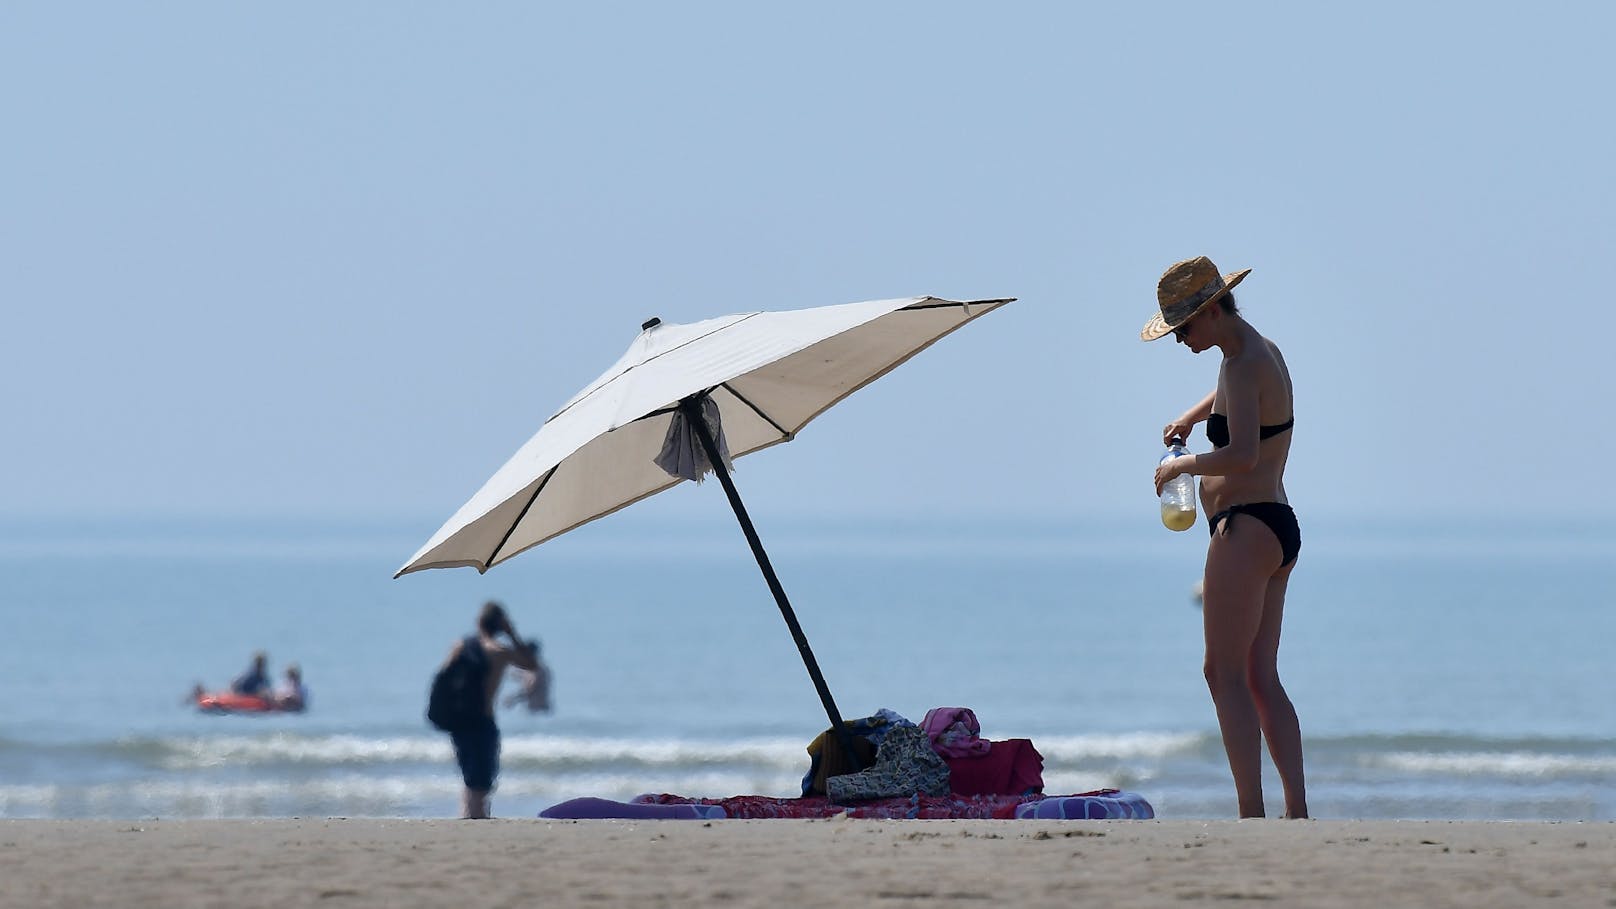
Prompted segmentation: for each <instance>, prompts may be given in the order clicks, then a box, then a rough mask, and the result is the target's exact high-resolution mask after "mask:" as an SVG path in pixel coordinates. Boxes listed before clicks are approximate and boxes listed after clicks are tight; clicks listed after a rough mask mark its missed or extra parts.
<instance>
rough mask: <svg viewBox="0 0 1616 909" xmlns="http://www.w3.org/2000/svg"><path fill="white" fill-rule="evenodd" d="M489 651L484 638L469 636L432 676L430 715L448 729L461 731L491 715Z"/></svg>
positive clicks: (428, 706) (436, 722) (434, 720)
mask: <svg viewBox="0 0 1616 909" xmlns="http://www.w3.org/2000/svg"><path fill="white" fill-rule="evenodd" d="M487 704H488V654H486V653H484V652H483V645H482V642H481V641H479V640H477V638H476V637H468V638H466V639H465V641H464V642H462V643H461V645H460V652H459V653H457V654H455V657H454V659H452V660H450V661H449V662H448V663H445V664H444V666H443V668H442V669H439V670H438V674H437V675H435V676H433V677H432V693H431V694H430V695H428V696H427V702H426V719H427V722H429V723H431V724H432V725H433V726H435V727H437V728H438V729H441V730H443V731H444V732H458V731H460V730H461V729H465V728H466V727H468V726H471V725H473V724H475V723H476V722H477V721H478V720H480V719H482V718H483V717H484V716H486V715H487V709H488V706H487Z"/></svg>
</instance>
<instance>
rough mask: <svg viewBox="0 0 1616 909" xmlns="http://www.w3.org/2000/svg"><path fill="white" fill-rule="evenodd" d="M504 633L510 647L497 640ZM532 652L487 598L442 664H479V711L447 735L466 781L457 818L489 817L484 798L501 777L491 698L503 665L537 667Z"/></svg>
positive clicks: (464, 781) (493, 696) (497, 685)
mask: <svg viewBox="0 0 1616 909" xmlns="http://www.w3.org/2000/svg"><path fill="white" fill-rule="evenodd" d="M502 634H503V635H504V636H505V637H506V638H507V640H508V643H502V642H501V641H500V640H499V636H500V635H502ZM534 652H535V648H534V647H533V646H532V645H531V644H529V643H526V642H524V641H523V640H522V639H521V638H520V637H518V636H517V634H516V626H514V625H512V624H511V620H510V617H509V616H507V615H506V614H505V608H504V607H503V606H501V605H500V604H499V603H497V602H495V601H493V600H489V601H488V602H487V603H484V604H483V608H482V611H481V612H480V613H478V615H477V633H476V634H475V635H472V636H469V637H466V638H464V639H462V640H460V641H457V642H456V643H455V646H454V648H453V649H452V650H451V651H450V652H449V658H448V660H447V661H445V663H444V666H445V668H447V667H448V666H449V665H450V664H452V663H455V662H456V661H457V660H460V659H461V658H462V657H464V658H466V659H467V660H469V661H471V662H472V663H473V664H475V663H478V662H481V663H482V674H483V679H482V688H481V689H480V698H479V699H478V704H477V713H476V715H475V716H473V717H471V718H469V719H468V720H467V722H465V723H464V724H462V725H458V726H457V727H456V728H455V729H453V730H452V731H451V732H450V733H449V737H450V741H452V742H453V743H454V752H455V763H457V764H458V765H459V767H460V778H461V781H462V782H463V783H465V792H464V794H463V795H462V797H461V801H460V816H461V817H465V818H486V817H489V813H488V794H489V793H490V792H491V791H493V788H494V781H495V779H496V778H497V777H498V776H499V726H498V725H497V724H496V723H495V722H494V698H495V696H496V694H497V693H498V691H499V683H500V680H501V679H502V678H503V677H504V674H505V667H507V666H516V667H519V668H521V669H526V670H529V671H533V670H536V669H537V668H538V663H537V660H536V658H535V656H534Z"/></svg>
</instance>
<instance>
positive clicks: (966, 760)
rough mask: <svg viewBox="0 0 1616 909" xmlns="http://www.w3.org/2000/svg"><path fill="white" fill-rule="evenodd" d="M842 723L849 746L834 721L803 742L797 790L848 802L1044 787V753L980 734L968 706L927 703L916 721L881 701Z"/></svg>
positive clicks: (1022, 792) (1026, 743) (1021, 793)
mask: <svg viewBox="0 0 1616 909" xmlns="http://www.w3.org/2000/svg"><path fill="white" fill-rule="evenodd" d="M843 726H844V728H845V729H846V731H847V733H848V739H849V741H850V742H851V744H852V748H851V749H850V750H851V752H852V753H851V754H849V753H848V751H849V749H845V748H843V747H842V745H841V742H840V741H839V740H838V739H839V737H838V736H837V735H836V734H835V730H834V729H827V730H825V731H824V732H822V733H820V735H819V736H818V737H817V738H815V739H814V740H813V742H811V743H810V744H809V745H808V755H809V758H810V763H809V768H808V773H807V775H805V776H804V777H803V780H802V794H803V796H804V797H808V796H819V795H823V796H827V797H828V798H829V800H830V801H831V802H834V803H837V804H849V803H854V802H865V801H870V800H873V799H888V798H897V797H909V796H915V795H922V796H932V797H939V796H947V795H965V796H1017V797H1025V796H1030V795H1036V794H1038V793H1041V792H1043V789H1044V779H1043V772H1044V758H1043V755H1040V754H1039V753H1038V750H1037V749H1036V748H1034V747H1033V746H1032V742H1031V741H1030V740H1028V739H1005V740H1003V741H989V740H987V739H984V738H982V737H981V733H982V726H981V724H980V723H979V722H978V721H977V718H976V713H975V711H973V710H971V709H970V708H969V707H934V708H932V709H931V710H929V711H927V713H926V718H925V719H924V720H923V721H921V723H920V724H919V725H916V724H915V723H913V722H911V721H909V720H908V719H905V718H904V717H903V716H901V715H899V714H898V713H896V712H894V711H892V710H888V709H886V708H882V709H881V710H878V711H876V713H874V714H873V715H871V716H868V717H864V718H861V719H857V720H848V721H845V722H844V723H843Z"/></svg>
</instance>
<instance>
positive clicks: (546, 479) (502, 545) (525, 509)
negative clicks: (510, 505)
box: [483, 464, 561, 568]
mask: <svg viewBox="0 0 1616 909" xmlns="http://www.w3.org/2000/svg"><path fill="white" fill-rule="evenodd" d="M560 466H561V465H560V464H557V465H556V466H555V467H552V468H550V472H549V473H547V474H545V475H544V479H542V480H540V481H539V487H538V488H537V489H535V490H533V495H532V496H530V497H529V498H528V500H527V504H526V505H523V506H522V513H521V514H519V515H517V516H516V520H514V521H512V522H511V526H510V527H509V528H507V529H506V530H505V535H504V536H502V537H500V538H499V545H498V546H495V547H494V551H493V552H491V553H489V554H488V561H487V562H485V563H483V565H484V568H492V567H494V560H495V559H497V558H499V551H500V550H501V549H504V548H505V544H506V543H508V542H510V540H511V534H513V533H515V532H516V528H517V527H518V526H519V525H520V524H521V523H522V519H523V518H525V517H527V512H528V509H530V508H532V507H533V503H534V502H537V501H538V500H539V493H541V492H543V491H544V487H546V486H548V485H550V478H551V477H553V476H555V472H556V470H557V468H559V467H560Z"/></svg>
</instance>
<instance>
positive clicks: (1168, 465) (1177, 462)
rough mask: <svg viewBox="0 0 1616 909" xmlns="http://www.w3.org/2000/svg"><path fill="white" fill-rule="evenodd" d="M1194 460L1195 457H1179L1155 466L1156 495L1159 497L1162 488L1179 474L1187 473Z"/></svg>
mask: <svg viewBox="0 0 1616 909" xmlns="http://www.w3.org/2000/svg"><path fill="white" fill-rule="evenodd" d="M1194 458H1195V455H1179V456H1178V457H1176V458H1173V459H1172V460H1169V461H1163V462H1161V463H1160V464H1157V465H1156V495H1161V491H1162V487H1163V486H1166V485H1167V484H1168V483H1169V482H1171V481H1172V479H1173V478H1174V477H1176V476H1178V475H1179V474H1185V473H1189V472H1190V467H1191V466H1192V465H1193V464H1194V463H1195V461H1194Z"/></svg>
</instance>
